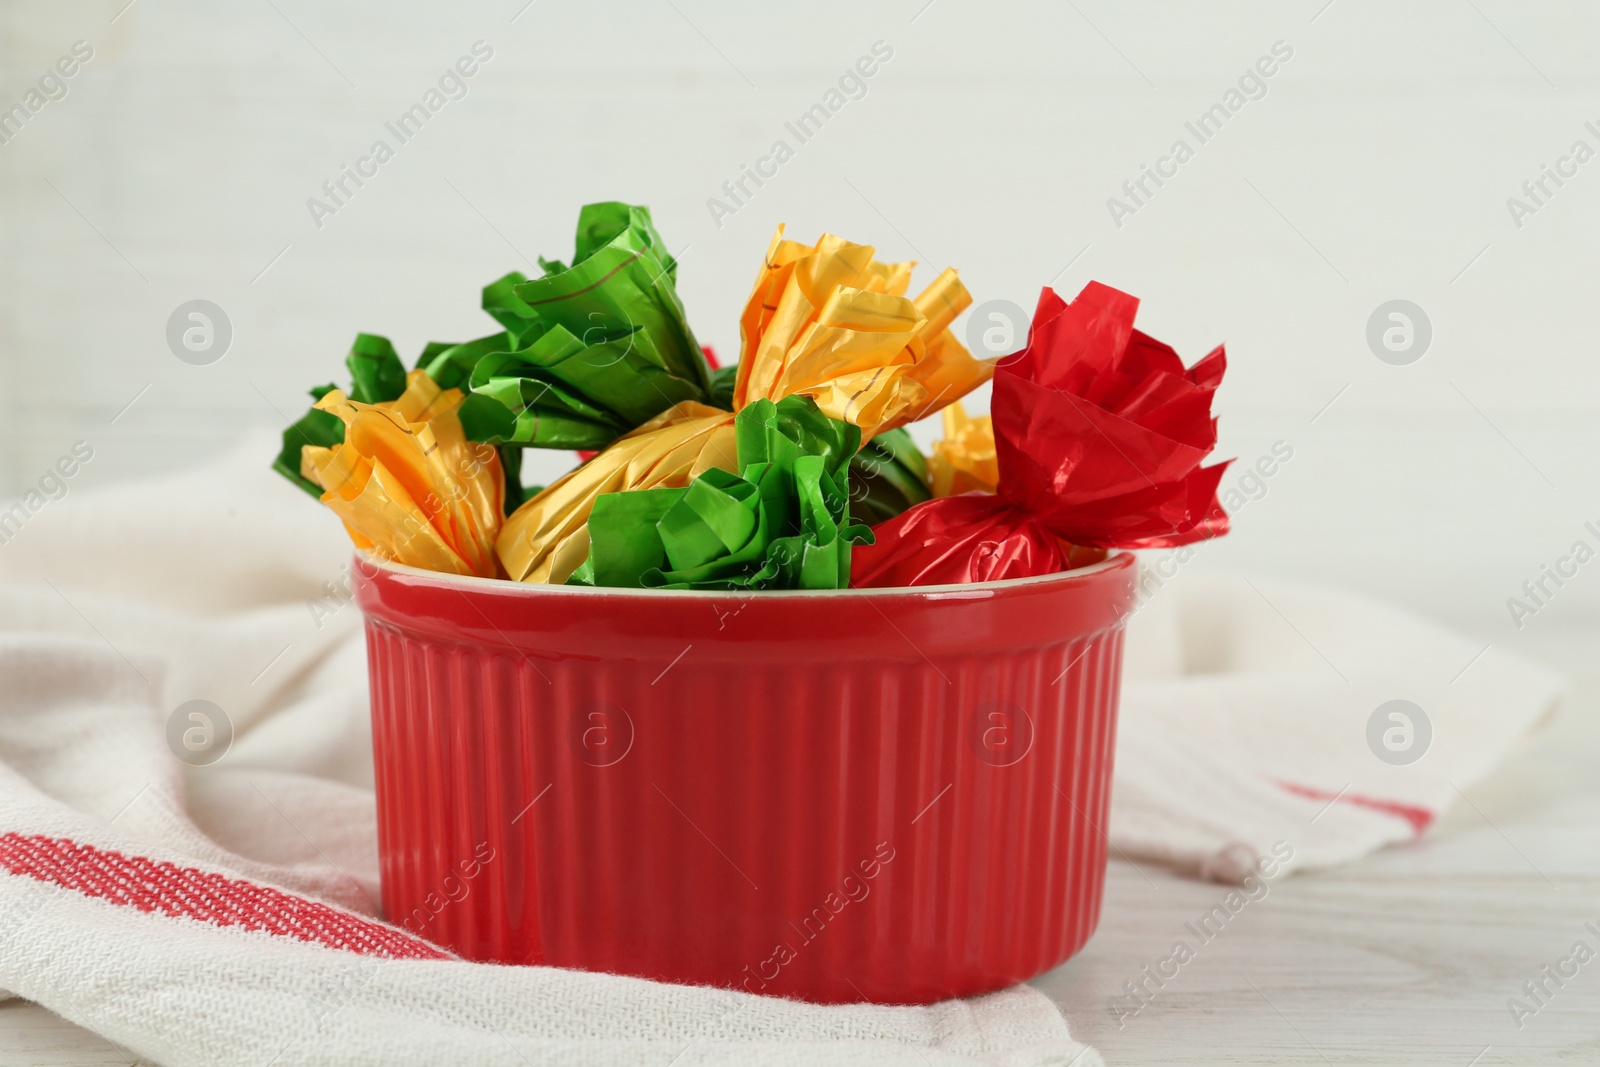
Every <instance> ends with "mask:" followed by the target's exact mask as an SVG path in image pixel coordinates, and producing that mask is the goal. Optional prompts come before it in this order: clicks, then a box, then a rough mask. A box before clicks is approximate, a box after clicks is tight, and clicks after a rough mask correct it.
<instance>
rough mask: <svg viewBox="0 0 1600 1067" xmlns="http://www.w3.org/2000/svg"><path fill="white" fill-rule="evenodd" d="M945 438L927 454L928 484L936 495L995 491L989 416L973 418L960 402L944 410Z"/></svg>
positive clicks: (995, 465)
mask: <svg viewBox="0 0 1600 1067" xmlns="http://www.w3.org/2000/svg"><path fill="white" fill-rule="evenodd" d="M941 414H942V415H943V416H944V437H943V438H942V439H941V440H938V441H935V442H934V444H933V451H932V452H931V453H929V454H928V485H929V488H931V489H932V490H933V495H934V496H960V495H961V494H962V493H972V492H978V493H992V492H994V491H995V488H996V487H997V486H998V485H999V484H1000V466H999V464H998V463H997V462H996V460H995V452H994V424H993V422H991V421H990V418H989V416H988V415H979V416H978V417H977V418H973V417H972V416H971V415H968V414H967V410H966V408H964V407H962V406H961V401H959V400H958V401H956V402H955V403H954V404H951V405H950V406H949V407H947V408H945V409H944V411H943V412H942V413H941Z"/></svg>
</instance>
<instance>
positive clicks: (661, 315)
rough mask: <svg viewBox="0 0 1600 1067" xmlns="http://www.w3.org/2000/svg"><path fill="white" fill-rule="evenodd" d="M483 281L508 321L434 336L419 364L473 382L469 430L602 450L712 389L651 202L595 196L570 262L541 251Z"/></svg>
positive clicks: (437, 376) (494, 310)
mask: <svg viewBox="0 0 1600 1067" xmlns="http://www.w3.org/2000/svg"><path fill="white" fill-rule="evenodd" d="M541 263H542V265H543V266H544V268H545V275H544V276H543V277H542V278H534V279H529V278H526V277H524V276H523V275H522V274H520V273H517V272H513V273H510V274H507V275H506V276H504V277H503V278H500V279H498V280H496V281H494V282H491V283H490V284H489V285H488V286H486V287H485V288H484V290H483V309H484V310H485V311H487V312H488V313H489V314H490V315H491V316H492V317H493V318H494V319H495V320H496V321H498V322H499V323H500V324H501V325H502V326H503V327H505V330H504V332H502V333H498V334H491V335H489V336H487V337H480V338H478V339H477V340H474V341H467V342H464V343H462V344H439V343H434V344H430V345H429V346H428V347H427V349H426V350H424V352H423V354H422V359H421V361H420V362H419V363H418V366H419V367H421V368H422V369H424V370H426V371H427V372H428V373H429V375H431V376H432V377H433V378H434V380H435V381H438V382H439V383H440V384H441V385H444V386H455V387H459V388H461V389H464V390H468V391H470V393H471V396H470V397H469V398H468V400H467V402H466V404H465V405H464V406H463V410H462V416H461V418H462V423H463V424H464V425H465V426H466V428H467V433H468V435H469V436H470V437H471V438H472V439H473V440H478V441H487V442H490V443H492V444H496V445H500V444H516V445H523V446H531V447H536V448H571V449H579V450H583V449H598V448H603V447H604V446H605V445H607V444H609V443H610V442H612V441H614V440H615V439H616V438H617V437H619V436H621V435H622V434H624V433H626V432H627V431H629V430H631V429H633V428H634V427H636V426H638V425H640V424H641V423H643V422H645V421H647V420H649V419H650V418H653V417H654V416H655V415H657V414H659V413H660V412H662V411H664V410H666V409H667V408H669V407H671V406H672V405H673V404H676V403H679V402H680V401H685V400H693V401H696V402H704V401H707V400H709V399H710V398H711V395H712V380H711V368H710V366H709V365H708V364H707V362H706V359H705V356H704V355H703V354H702V351H701V348H700V346H699V344H698V343H696V341H695V339H694V334H693V333H692V332H691V331H690V329H689V324H688V321H687V319H686V318H685V316H684V311H683V304H682V302H681V301H680V300H679V299H678V294H677V289H676V287H675V279H676V274H677V264H676V263H675V262H674V261H673V259H672V257H671V256H670V255H669V254H668V253H667V251H666V245H665V243H664V242H663V241H662V240H661V236H660V235H659V234H657V233H656V231H655V227H654V225H653V224H652V223H651V220H650V212H649V210H648V209H647V208H643V207H634V206H632V205H628V204H619V203H602V204H589V205H587V206H585V207H584V208H583V210H582V211H581V212H580V213H579V216H578V238H577V254H576V256H575V257H574V259H573V265H572V266H571V267H568V266H566V265H565V264H563V263H560V262H555V261H547V260H541Z"/></svg>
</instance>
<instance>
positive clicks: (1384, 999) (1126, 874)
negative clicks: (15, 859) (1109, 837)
mask: <svg viewBox="0 0 1600 1067" xmlns="http://www.w3.org/2000/svg"><path fill="white" fill-rule="evenodd" d="M1533 649H1534V651H1536V652H1537V653H1538V654H1539V656H1540V658H1542V659H1544V660H1546V661H1548V662H1551V663H1553V664H1555V665H1558V666H1560V667H1562V668H1564V669H1566V670H1567V671H1568V672H1569V673H1570V674H1572V675H1573V676H1574V678H1575V679H1576V681H1577V688H1576V690H1575V693H1574V696H1573V699H1572V700H1571V701H1570V702H1569V703H1568V705H1567V707H1566V708H1565V709H1564V711H1563V712H1562V713H1560V714H1559V715H1558V716H1556V718H1555V719H1554V720H1552V721H1551V722H1550V723H1549V724H1548V725H1546V726H1545V727H1544V728H1543V729H1542V730H1540V731H1539V732H1538V733H1536V734H1535V735H1533V736H1532V737H1531V738H1529V739H1528V741H1527V742H1526V743H1525V744H1524V745H1523V746H1522V747H1521V748H1520V749H1519V750H1518V751H1517V752H1516V753H1515V754H1514V755H1513V756H1512V757H1511V758H1510V759H1509V760H1508V761H1507V762H1506V764H1505V765H1504V766H1503V767H1502V768H1501V769H1500V770H1499V771H1497V772H1496V773H1495V774H1494V775H1493V776H1492V777H1491V778H1490V779H1488V780H1487V781H1485V782H1483V783H1482V784H1480V785H1479V786H1477V787H1475V788H1473V789H1472V790H1470V791H1469V793H1468V802H1462V803H1458V804H1457V805H1456V807H1455V808H1454V809H1453V810H1451V812H1450V813H1449V814H1448V815H1447V816H1446V817H1445V818H1444V819H1443V820H1442V821H1441V822H1440V824H1439V825H1438V826H1437V827H1435V828H1434V829H1433V831H1432V832H1430V833H1429V835H1428V836H1427V837H1426V838H1425V839H1424V840H1423V841H1422V842H1420V843H1418V844H1416V845H1414V846H1411V847H1407V848H1397V849H1391V850H1389V851H1387V852H1384V853H1381V854H1379V855H1377V856H1375V857H1372V858H1369V859H1367V860H1365V861H1363V862H1361V863H1357V864H1354V865H1352V866H1350V867H1347V868H1344V869H1343V870H1339V871H1334V872H1332V873H1326V874H1314V875H1304V876H1298V877H1294V878H1289V879H1284V880H1282V881H1278V882H1276V883H1274V884H1273V885H1272V886H1271V891H1270V893H1269V894H1268V895H1267V896H1266V897H1265V898H1264V899H1262V900H1260V901H1258V902H1256V903H1253V904H1251V905H1250V906H1249V907H1248V908H1246V909H1245V910H1244V911H1242V912H1241V913H1240V914H1239V915H1238V916H1237V917H1236V918H1235V919H1234V920H1233V921H1232V922H1230V923H1229V924H1228V926H1227V927H1226V928H1224V929H1223V931H1222V932H1221V934H1220V935H1218V936H1217V937H1216V939H1215V940H1213V941H1211V942H1209V943H1207V944H1205V945H1204V946H1202V947H1201V948H1200V950H1199V952H1198V953H1197V955H1196V957H1195V959H1194V960H1193V961H1192V962H1190V963H1189V964H1187V965H1185V966H1184V967H1183V968H1182V970H1181V971H1180V972H1179V974H1178V976H1177V977H1176V978H1175V979H1173V980H1171V981H1169V982H1167V983H1166V985H1165V987H1164V988H1162V989H1161V990H1160V991H1159V992H1158V993H1157V994H1156V996H1155V997H1154V999H1153V1000H1151V1002H1150V1003H1149V1004H1148V1006H1147V1007H1145V1008H1144V1009H1143V1010H1142V1011H1141V1012H1140V1013H1139V1014H1138V1015H1137V1016H1135V1017H1133V1018H1129V1019H1126V1020H1124V1021H1123V1022H1122V1025H1121V1026H1119V1025H1118V1019H1117V1017H1116V1015H1115V1013H1114V1012H1113V1011H1112V1010H1111V1008H1110V1007H1109V1006H1108V1002H1109V1000H1110V998H1111V997H1112V996H1114V995H1116V994H1118V993H1120V992H1121V991H1122V985H1123V983H1124V982H1126V981H1129V980H1134V979H1137V978H1138V977H1139V976H1140V968H1141V967H1142V966H1144V965H1145V964H1154V962H1155V961H1156V960H1158V959H1160V958H1161V957H1162V956H1164V955H1166V954H1167V953H1168V952H1169V951H1170V949H1171V945H1172V943H1173V941H1174V940H1176V939H1177V938H1179V937H1181V936H1184V929H1183V924H1184V923H1185V922H1186V921H1189V920H1193V919H1195V918H1196V917H1197V916H1199V915H1201V914H1202V913H1204V912H1205V911H1207V910H1208V909H1209V908H1210V907H1211V906H1212V905H1213V904H1216V903H1217V902H1218V901H1220V899H1221V897H1222V896H1223V894H1224V893H1225V892H1226V890H1225V889H1224V888H1223V887H1220V886H1215V885H1207V884H1203V883H1198V882H1194V881H1190V880H1188V879H1183V878H1176V877H1173V876H1171V875H1169V874H1166V873H1164V872H1162V871H1161V870H1159V869H1157V868H1152V867H1144V866H1141V867H1134V866H1133V865H1131V864H1128V863H1125V862H1120V861H1113V863H1112V864H1111V870H1110V879H1109V883H1108V885H1107V888H1106V905H1105V911H1104V914H1103V916H1102V918H1101V922H1100V929H1099V931H1098V932H1097V933H1096V934H1095V936H1094V938H1093V940H1091V941H1090V943H1089V945H1088V947H1087V948H1085V949H1084V951H1083V952H1082V953H1081V954H1080V955H1079V956H1078V957H1077V958H1075V959H1073V960H1072V961H1071V962H1069V963H1068V964H1066V965H1065V966H1063V967H1060V968H1058V969H1057V970H1055V971H1052V972H1051V973H1050V974H1048V975H1046V976H1044V977H1043V978H1041V979H1039V980H1038V982H1037V983H1036V985H1037V986H1038V987H1039V988H1041V989H1043V990H1044V991H1045V992H1046V993H1048V994H1049V995H1050V996H1051V997H1053V998H1054V999H1055V1000H1056V1001H1057V1002H1058V1003H1059V1004H1060V1005H1061V1007H1062V1009H1063V1010H1064V1011H1065V1012H1066V1014H1067V1017H1068V1019H1069V1020H1070V1021H1071V1024H1072V1026H1073V1029H1074V1032H1075V1033H1076V1034H1077V1035H1078V1036H1079V1037H1080V1038H1081V1039H1082V1040H1085V1041H1088V1042H1090V1043H1091V1044H1093V1045H1095V1046H1096V1047H1097V1048H1098V1049H1099V1050H1100V1051H1101V1052H1102V1053H1103V1054H1104V1056H1105V1059H1106V1062H1107V1063H1109V1064H1112V1065H1122V1064H1357V1063H1371V1064H1401V1063H1406V1064H1409V1063H1428V1064H1455V1065H1457V1067H1468V1065H1471V1064H1475V1065H1480V1067H1488V1065H1491V1064H1519V1065H1520V1064H1537V1063H1600V958H1596V959H1595V960H1592V961H1590V962H1589V963H1588V964H1587V965H1586V966H1583V967H1582V968H1580V969H1579V971H1578V973H1577V975H1576V976H1575V977H1572V978H1569V979H1565V980H1564V981H1565V984H1564V985H1563V986H1562V987H1561V988H1559V989H1556V988H1555V986H1554V984H1553V983H1547V986H1548V988H1550V989H1552V990H1554V995H1552V996H1550V997H1548V998H1547V999H1546V1003H1545V1005H1544V1006H1543V1007H1541V1008H1540V1009H1539V1011H1538V1012H1537V1014H1535V1015H1533V1016H1531V1017H1528V1018H1525V1019H1524V1020H1523V1026H1522V1028H1521V1029H1518V1027H1517V1026H1516V1024H1515V1022H1514V1020H1513V1018H1512V1014H1511V1012H1510V1010H1509V1009H1508V1008H1507V1000H1508V998H1511V997H1518V998H1522V999H1524V1000H1526V996H1525V994H1524V992H1523V990H1522V988H1521V987H1522V984H1523V983H1524V982H1525V981H1528V980H1530V979H1536V978H1538V977H1540V970H1541V967H1542V966H1543V965H1544V964H1550V965H1552V966H1554V965H1555V964H1556V962H1557V961H1558V960H1559V959H1560V958H1561V957H1563V956H1566V955H1568V953H1569V952H1570V951H1571V949H1572V946H1573V944H1574V942H1576V941H1578V940H1580V939H1582V940H1585V941H1587V942H1588V943H1589V945H1590V946H1591V947H1592V948H1595V949H1596V950H1600V937H1597V936H1595V935H1594V934H1591V933H1590V932H1589V931H1588V930H1586V929H1585V926H1584V924H1585V923H1586V922H1593V923H1594V924H1595V925H1596V927H1600V659H1597V657H1596V656H1595V651H1596V650H1597V649H1600V630H1576V629H1568V630H1565V631H1559V632H1556V633H1554V634H1551V635H1548V636H1546V637H1544V638H1541V639H1540V640H1539V642H1538V644H1537V645H1535V646H1533ZM1529 1003H1530V1004H1531V1003H1532V1002H1531V1001H1530V1002H1529ZM137 1062H138V1060H137V1057H135V1056H133V1055H132V1054H130V1053H128V1052H125V1051H123V1050H121V1049H118V1048H116V1047H115V1046H113V1045H111V1044H109V1043H107V1042H106V1041H103V1040H102V1039H100V1038H99V1037H96V1036H95V1035H93V1034H90V1033H87V1032H86V1031H83V1030H81V1029H79V1028H77V1027H75V1026H73V1025H72V1024H70V1023H68V1022H66V1021H64V1020H62V1019H60V1018H58V1017H56V1016H55V1015H53V1014H51V1013H50V1012H48V1011H45V1010H44V1009H42V1008H39V1007H37V1006H35V1005H32V1004H27V1003H23V1002H20V1001H12V1002H8V1003H5V1004H0V1064H24V1063H26V1064H41V1065H42V1064H79V1065H103V1064H131V1063H137Z"/></svg>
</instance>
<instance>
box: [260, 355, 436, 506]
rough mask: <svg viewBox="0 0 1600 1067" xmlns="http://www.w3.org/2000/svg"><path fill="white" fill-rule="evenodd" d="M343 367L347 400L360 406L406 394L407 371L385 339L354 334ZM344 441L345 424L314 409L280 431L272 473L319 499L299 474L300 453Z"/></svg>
mask: <svg viewBox="0 0 1600 1067" xmlns="http://www.w3.org/2000/svg"><path fill="white" fill-rule="evenodd" d="M344 365H345V367H346V369H348V370H349V371H350V380H351V386H350V392H349V394H348V395H349V398H350V399H351V400H354V401H357V402H359V403H362V404H385V403H389V402H390V401H394V400H398V399H399V398H400V395H401V394H402V393H404V392H405V391H406V369H405V366H404V364H402V363H401V362H400V357H399V356H398V355H397V354H396V353H395V350H394V346H393V345H392V344H390V343H389V339H388V338H387V337H379V336H378V335H377V334H371V333H360V334H356V340H355V344H353V345H351V346H350V354H349V355H347V356H345V359H344ZM335 389H336V387H335V386H334V385H332V384H331V383H330V384H328V385H320V386H317V387H316V388H315V389H312V390H311V398H312V399H313V400H321V399H322V398H323V397H324V396H326V395H327V394H328V393H331V392H334V391H335ZM343 440H344V423H343V422H341V421H340V419H339V417H338V416H337V415H334V414H333V413H331V412H328V411H324V410H321V409H320V408H319V407H313V408H312V409H311V410H310V411H308V412H306V413H305V414H304V415H302V416H301V417H300V418H298V419H296V420H295V421H294V422H293V423H291V424H290V425H289V426H288V427H287V428H286V429H285V430H284V431H283V448H282V450H281V451H279V453H278V458H277V459H275V460H274V461H273V463H272V469H273V470H275V471H277V472H278V473H279V474H281V475H283V476H284V477H285V478H287V479H289V480H290V481H291V482H293V483H294V484H295V485H298V486H299V487H300V488H301V489H304V490H305V491H306V492H308V493H310V494H311V495H312V496H314V497H319V498H320V497H321V496H322V492H323V489H322V486H320V485H318V484H317V483H316V482H314V481H312V480H311V479H309V478H307V477H306V476H305V475H304V474H303V473H301V469H300V468H301V462H300V460H301V450H302V449H304V448H305V447H306V446H307V445H311V446H313V447H317V448H332V447H334V446H336V445H338V444H339V443H340V442H342V441H343Z"/></svg>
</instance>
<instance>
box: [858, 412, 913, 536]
mask: <svg viewBox="0 0 1600 1067" xmlns="http://www.w3.org/2000/svg"><path fill="white" fill-rule="evenodd" d="M932 497H933V494H932V493H931V492H930V491H929V489H928V461H927V459H926V458H925V457H924V456H923V454H922V452H921V451H920V450H919V449H918V448H917V445H916V442H915V441H913V440H912V439H911V434H910V433H908V432H907V431H906V429H905V428H904V427H897V428H896V429H893V430H885V431H884V432H883V433H880V434H878V435H877V436H876V437H874V438H873V439H872V440H871V441H869V442H868V443H867V444H866V446H865V447H864V448H862V449H861V451H860V452H857V453H856V454H855V455H854V456H852V457H851V458H850V518H851V519H852V520H854V521H855V522H860V523H865V524H866V525H868V526H876V525H877V524H878V523H880V522H887V521H888V520H890V519H892V518H894V517H895V516H896V515H898V514H900V513H901V512H902V511H905V510H906V509H907V508H909V507H911V506H912V505H913V504H920V503H922V502H923V501H924V500H929V499H932Z"/></svg>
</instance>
